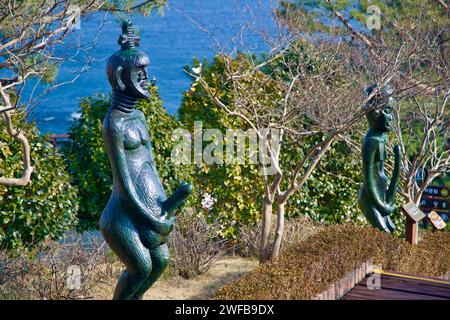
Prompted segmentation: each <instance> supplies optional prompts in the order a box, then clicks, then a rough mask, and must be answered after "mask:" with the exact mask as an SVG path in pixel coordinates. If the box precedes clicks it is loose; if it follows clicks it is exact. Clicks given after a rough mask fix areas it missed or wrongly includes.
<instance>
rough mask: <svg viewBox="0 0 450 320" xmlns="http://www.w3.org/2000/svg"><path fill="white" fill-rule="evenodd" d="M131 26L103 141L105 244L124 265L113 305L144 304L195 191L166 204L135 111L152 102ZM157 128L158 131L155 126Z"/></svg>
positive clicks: (115, 68)
mask: <svg viewBox="0 0 450 320" xmlns="http://www.w3.org/2000/svg"><path fill="white" fill-rule="evenodd" d="M139 40H140V39H139V37H137V36H136V35H135V34H134V32H133V29H132V24H131V22H129V21H125V22H124V23H123V24H122V35H121V36H120V38H119V44H120V45H121V47H122V48H121V49H120V50H119V51H117V52H116V53H114V54H113V55H112V56H111V57H110V58H109V60H108V63H107V74H108V80H109V82H110V84H111V86H112V103H111V107H110V108H109V110H108V112H107V114H106V117H105V119H104V122H103V139H104V142H105V146H106V150H107V152H108V156H109V161H110V164H111V168H112V173H113V183H114V187H113V191H112V193H111V197H110V199H109V201H108V204H107V205H106V207H105V209H104V211H103V213H102V216H101V219H100V230H101V232H102V235H103V237H104V238H105V241H106V242H107V243H108V244H109V246H110V247H111V249H112V250H113V251H114V253H115V254H116V255H117V256H118V257H119V258H120V260H121V261H122V262H123V263H124V264H125V266H126V270H125V271H124V272H123V273H122V275H121V277H120V279H119V281H118V283H117V286H116V289H115V292H114V299H142V297H143V295H144V293H145V292H146V291H147V290H148V289H149V288H150V287H151V286H152V284H153V283H154V282H155V281H156V280H157V279H158V277H159V276H160V275H161V274H162V272H163V271H164V269H165V268H166V267H167V265H168V261H169V251H168V248H167V240H168V236H169V233H170V231H171V230H172V227H173V223H174V211H175V210H176V208H177V207H178V206H180V205H181V204H182V203H183V201H184V200H185V199H186V197H187V196H188V195H189V194H190V193H191V191H192V185H191V184H185V183H183V184H181V186H180V187H179V188H178V189H177V190H176V191H175V193H174V194H173V195H172V196H171V197H170V198H167V197H166V194H165V192H164V188H163V186H162V184H161V181H160V178H159V175H158V171H157V168H156V164H155V160H154V157H153V152H152V145H151V142H150V136H149V132H148V128H147V125H146V119H145V116H144V114H143V113H142V112H141V111H139V110H136V109H135V108H134V107H135V105H136V103H137V101H138V99H148V98H149V96H150V94H149V92H148V90H147V89H148V87H147V86H148V83H147V71H146V66H147V65H148V64H149V58H148V56H147V55H146V54H145V53H144V52H142V51H139V50H137V49H136V46H137V45H139ZM154 125H158V124H157V123H155V124H154Z"/></svg>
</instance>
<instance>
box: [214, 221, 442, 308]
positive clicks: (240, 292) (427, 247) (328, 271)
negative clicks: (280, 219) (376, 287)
mask: <svg viewBox="0 0 450 320" xmlns="http://www.w3.org/2000/svg"><path fill="white" fill-rule="evenodd" d="M369 258H371V259H372V262H373V264H379V265H382V267H383V269H386V270H391V271H398V272H405V273H413V274H419V275H424V276H442V275H444V274H445V273H447V272H448V271H449V266H450V234H449V233H447V232H437V233H430V232H427V233H425V234H424V235H423V239H422V241H421V242H419V244H418V245H416V246H413V245H410V244H409V243H407V242H405V241H403V240H401V239H399V238H397V237H394V236H392V235H391V234H388V233H385V232H381V231H379V230H376V229H374V228H371V227H360V226H356V225H351V224H343V225H336V226H331V227H327V228H325V229H324V230H322V231H320V232H318V233H316V234H314V235H313V236H311V237H310V238H308V239H307V240H305V241H303V242H300V243H298V244H297V245H295V246H291V247H289V248H287V249H286V250H285V251H284V253H282V254H281V255H280V257H279V258H278V259H276V260H273V261H271V262H268V263H266V264H263V265H260V266H259V267H258V268H256V269H254V270H253V271H252V272H251V273H249V274H248V275H246V276H244V277H242V278H240V279H239V280H237V281H235V282H233V283H230V284H228V285H226V286H225V287H223V288H221V289H220V290H219V291H218V293H217V294H216V296H215V299H232V300H235V299H236V300H241V299H250V300H253V299H258V300H272V299H311V298H313V297H315V296H316V295H317V294H319V293H320V292H322V291H324V290H325V289H327V288H328V286H329V285H331V284H332V283H335V282H336V281H337V280H339V279H341V278H342V277H343V276H345V275H346V274H347V273H348V272H350V271H352V270H353V269H355V268H357V267H358V266H360V265H361V263H362V262H364V261H367V260H368V259H369Z"/></svg>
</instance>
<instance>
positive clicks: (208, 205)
mask: <svg viewBox="0 0 450 320" xmlns="http://www.w3.org/2000/svg"><path fill="white" fill-rule="evenodd" d="M216 201H217V199H216V198H214V197H213V196H212V195H211V194H209V193H208V192H205V194H204V196H203V200H202V208H203V209H205V210H207V211H211V209H212V208H213V205H214V203H215V202H216Z"/></svg>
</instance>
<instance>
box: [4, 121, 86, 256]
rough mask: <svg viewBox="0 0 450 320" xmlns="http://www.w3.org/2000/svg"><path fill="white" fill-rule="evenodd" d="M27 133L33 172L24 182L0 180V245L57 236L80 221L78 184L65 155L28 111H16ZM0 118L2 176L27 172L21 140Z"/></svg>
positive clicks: (15, 244)
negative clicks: (73, 180) (17, 184)
mask: <svg viewBox="0 0 450 320" xmlns="http://www.w3.org/2000/svg"><path fill="white" fill-rule="evenodd" d="M13 120H14V122H15V124H16V126H17V127H19V128H20V129H21V130H22V132H24V134H25V135H26V136H27V137H28V140H29V143H30V148H31V161H32V166H33V167H34V172H33V173H32V175H31V181H30V182H29V184H28V185H27V186H25V187H15V186H14V187H13V186H5V185H0V248H8V249H16V248H19V247H22V246H25V245H26V246H28V245H30V244H37V243H38V242H40V241H42V240H43V239H45V238H47V237H48V238H51V239H57V238H59V237H61V236H62V235H63V233H64V231H66V230H68V229H70V228H72V227H73V226H74V225H75V224H76V212H77V206H78V201H77V196H76V188H74V187H73V186H72V185H71V184H70V176H69V174H68V173H67V171H66V164H65V163H64V161H63V159H62V157H61V155H60V154H59V153H58V151H57V150H55V149H54V148H53V147H52V145H51V144H50V143H49V142H48V137H47V136H44V135H41V134H40V133H39V132H38V130H37V128H36V126H35V124H34V123H27V122H26V121H25V116H24V115H21V114H17V115H15V116H14V117H13ZM4 126H5V123H4V122H3V121H0V176H4V177H18V176H20V175H21V174H22V170H23V167H22V145H21V144H20V143H19V142H17V141H15V140H13V139H12V138H11V136H9V135H8V134H7V133H6V132H5V130H4V129H5V128H4Z"/></svg>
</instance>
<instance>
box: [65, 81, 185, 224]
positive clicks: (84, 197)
mask: <svg viewBox="0 0 450 320" xmlns="http://www.w3.org/2000/svg"><path fill="white" fill-rule="evenodd" d="M150 93H151V98H150V99H149V100H148V101H147V100H141V101H140V102H139V103H138V104H137V106H136V108H137V109H139V110H141V111H142V112H143V113H144V114H145V116H146V118H147V126H148V128H149V132H150V137H151V142H152V147H153V154H154V157H155V161H156V164H157V167H158V172H159V176H160V178H161V181H162V183H163V185H164V188H165V190H166V193H167V194H168V195H170V194H171V193H172V192H173V191H174V190H175V188H176V187H178V185H179V182H181V181H188V180H190V179H189V175H190V172H189V170H190V169H189V167H187V166H178V165H175V164H173V163H172V161H171V152H172V148H173V142H172V141H171V135H172V132H173V131H174V130H175V129H177V128H178V126H179V124H178V122H177V121H176V120H175V118H174V117H172V116H170V115H168V114H167V112H166V110H165V109H164V107H163V105H162V101H161V99H160V97H159V94H158V89H157V87H155V86H154V87H152V88H151V89H150ZM110 104H111V103H110V99H109V98H107V97H105V96H98V97H94V98H93V97H90V98H87V99H84V100H82V101H81V103H80V107H81V117H80V119H78V120H77V121H76V122H75V123H74V124H73V125H72V126H71V127H70V129H69V134H70V141H69V142H68V143H67V144H65V145H64V146H63V148H62V151H63V153H64V156H65V159H66V161H67V164H68V166H69V172H70V174H71V176H72V178H73V181H72V183H73V184H74V185H75V186H77V187H78V197H79V200H80V208H79V210H78V217H79V220H80V223H79V226H78V229H79V230H90V229H96V228H97V227H98V221H99V219H100V215H101V213H102V211H103V209H104V208H105V205H106V203H107V202H108V199H109V197H110V195H111V190H112V173H111V168H110V165H109V160H108V156H107V154H106V151H105V148H104V145H103V138H102V123H103V119H104V117H105V114H106V111H107V110H108V108H109V106H110Z"/></svg>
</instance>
